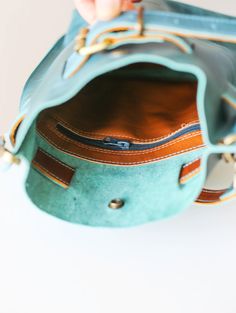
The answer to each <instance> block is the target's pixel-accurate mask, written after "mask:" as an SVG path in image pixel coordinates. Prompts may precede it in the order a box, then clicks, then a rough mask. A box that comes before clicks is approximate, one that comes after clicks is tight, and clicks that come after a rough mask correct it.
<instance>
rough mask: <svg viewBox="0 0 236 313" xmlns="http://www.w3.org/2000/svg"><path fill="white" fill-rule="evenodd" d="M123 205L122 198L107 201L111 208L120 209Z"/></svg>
mask: <svg viewBox="0 0 236 313" xmlns="http://www.w3.org/2000/svg"><path fill="white" fill-rule="evenodd" d="M124 205H125V202H124V200H122V199H113V200H111V202H110V203H109V205H108V207H109V208H110V209H113V210H117V209H121V208H122V207H123V206H124Z"/></svg>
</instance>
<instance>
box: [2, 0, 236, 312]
mask: <svg viewBox="0 0 236 313" xmlns="http://www.w3.org/2000/svg"><path fill="white" fill-rule="evenodd" d="M0 1H1V2H0V4H1V10H0V40H1V42H0V65H1V71H0V106H1V107H0V108H1V110H0V111H1V114H0V130H1V131H5V130H6V129H7V127H9V125H10V122H11V120H12V119H13V118H15V115H16V113H17V107H18V100H19V97H20V92H21V89H22V86H23V84H24V81H25V80H26V78H27V76H28V75H29V73H30V72H31V71H32V69H33V68H34V66H35V65H36V64H37V62H38V61H39V60H40V59H41V57H42V56H43V55H44V53H45V52H46V50H47V49H49V48H50V46H51V45H52V44H53V43H54V41H55V40H56V39H57V38H58V37H59V36H60V35H61V34H62V33H63V32H64V31H65V29H66V27H67V24H68V21H69V16H70V12H71V8H72V3H71V2H70V1H69V0H68V1H67V0H41V1H36V0H14V1H11V2H7V1H3V0H0ZM186 2H190V1H186ZM191 2H192V3H195V4H203V5H204V6H207V7H210V8H212V9H213V8H215V9H219V8H220V7H223V9H224V10H225V11H227V12H230V13H231V14H234V12H235V15H236V10H235V7H236V5H235V6H233V0H232V1H231V0H228V1H226V0H225V1H222V2H220V3H217V4H216V3H215V1H212V2H211V1H208V2H206V1H191ZM23 172H24V168H23V167H21V168H12V169H11V171H10V172H8V173H6V174H2V175H1V176H0V199H1V200H0V313H32V312H34V313H42V312H44V313H49V312H50V313H51V312H53V313H54V312H55V313H118V312H119V313H121V312H122V313H159V312H160V313H189V312H191V313H236V206H235V202H231V203H230V204H227V205H222V206H218V207H210V206H207V207H206V206H195V207H192V208H190V209H188V210H187V211H186V212H185V213H183V214H181V215H179V216H177V217H175V218H172V219H170V220H166V221H162V222H158V223H153V224H151V225H145V226H142V227H138V228H134V229H129V230H98V229H90V228H86V227H81V226H76V225H71V224H69V223H65V222H63V221H60V220H57V219H55V218H53V217H51V216H48V215H47V214H45V213H43V212H41V211H39V210H37V209H36V208H34V207H33V206H32V205H31V203H30V202H29V200H28V199H27V198H26V196H25V194H24V191H23V187H21V183H22V181H23Z"/></svg>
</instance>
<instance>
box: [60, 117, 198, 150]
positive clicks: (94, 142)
mask: <svg viewBox="0 0 236 313" xmlns="http://www.w3.org/2000/svg"><path fill="white" fill-rule="evenodd" d="M56 128H57V130H58V131H59V132H60V133H62V134H63V135H65V136H66V137H68V138H70V139H72V140H74V141H77V142H81V143H83V144H86V145H91V146H95V147H98V148H103V149H108V150H118V151H119V150H121V151H122V150H123V151H127V150H129V151H139V150H147V149H152V148H155V147H158V146H161V145H164V144H166V143H168V142H170V141H172V140H175V139H177V138H179V137H182V136H184V135H187V134H189V133H192V132H195V131H200V130H201V127H200V124H199V123H196V124H192V125H190V126H186V127H185V128H182V129H181V130H180V131H178V132H176V133H175V134H173V135H171V136H169V137H167V138H164V139H162V140H159V141H157V142H152V143H132V142H131V141H127V140H122V139H117V138H113V137H105V138H104V139H101V140H99V139H90V138H86V137H83V136H80V135H78V134H77V133H75V132H74V131H72V130H70V129H69V128H67V127H65V126H64V125H62V124H59V123H58V124H57V126H56Z"/></svg>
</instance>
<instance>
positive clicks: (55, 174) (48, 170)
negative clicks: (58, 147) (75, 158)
mask: <svg viewBox="0 0 236 313" xmlns="http://www.w3.org/2000/svg"><path fill="white" fill-rule="evenodd" d="M32 164H33V167H34V168H35V169H36V170H37V171H38V172H40V173H41V174H43V175H44V176H46V177H47V178H49V179H50V180H52V181H53V182H55V183H56V184H58V185H60V186H61V187H63V188H68V187H69V186H70V183H71V180H72V178H73V176H74V173H75V169H74V168H72V167H70V166H68V165H67V164H65V163H63V162H61V161H59V160H58V159H56V158H55V157H54V156H52V155H50V154H49V153H47V152H45V151H43V150H42V149H40V148H39V149H38V150H37V153H36V155H35V157H34V159H33V161H32Z"/></svg>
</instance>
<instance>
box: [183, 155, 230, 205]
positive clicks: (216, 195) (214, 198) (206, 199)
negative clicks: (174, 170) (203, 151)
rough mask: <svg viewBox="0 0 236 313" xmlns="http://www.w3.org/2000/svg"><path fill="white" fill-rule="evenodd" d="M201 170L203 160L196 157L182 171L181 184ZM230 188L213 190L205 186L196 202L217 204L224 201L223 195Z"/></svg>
mask: <svg viewBox="0 0 236 313" xmlns="http://www.w3.org/2000/svg"><path fill="white" fill-rule="evenodd" d="M200 170H201V160H200V159H196V160H194V161H192V162H190V163H187V164H185V165H184V166H183V167H182V169H181V171H180V177H179V182H180V184H181V185H184V184H186V183H187V182H188V181H189V180H190V179H192V178H193V177H195V176H196V175H197V174H198V173H200ZM228 191H229V189H227V188H226V189H221V190H213V189H207V188H203V190H202V192H201V193H200V195H199V196H198V198H197V199H196V203H201V204H217V203H218V202H222V201H224V200H222V199H221V198H222V196H223V195H225V194H227V193H228Z"/></svg>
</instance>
